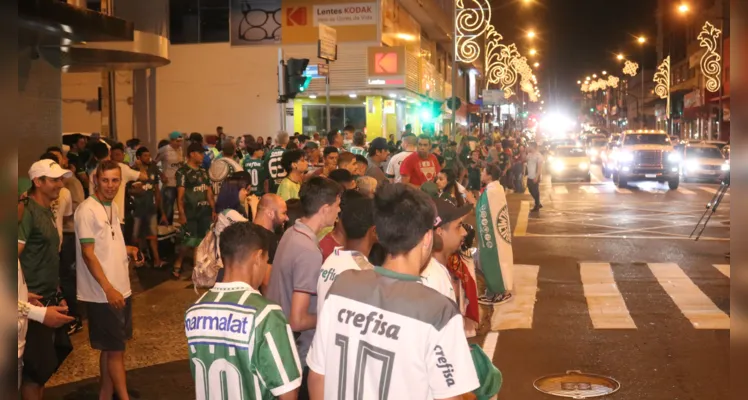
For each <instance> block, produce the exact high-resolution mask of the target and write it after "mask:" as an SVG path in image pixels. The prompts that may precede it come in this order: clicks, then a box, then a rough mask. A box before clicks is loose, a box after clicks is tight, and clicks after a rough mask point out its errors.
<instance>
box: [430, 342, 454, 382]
mask: <svg viewBox="0 0 748 400" xmlns="http://www.w3.org/2000/svg"><path fill="white" fill-rule="evenodd" d="M434 354H436V356H437V357H439V358H437V359H436V368H439V369H440V370H441V371H442V375H444V380H445V381H446V382H447V386H452V385H454V384H455V380H454V376H453V375H452V373H453V372H455V369H454V367H453V366H452V364H449V363H448V362H447V357H446V356H445V355H444V349H442V346H438V345H437V346H435V347H434Z"/></svg>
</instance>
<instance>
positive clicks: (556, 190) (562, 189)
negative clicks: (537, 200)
mask: <svg viewBox="0 0 748 400" xmlns="http://www.w3.org/2000/svg"><path fill="white" fill-rule="evenodd" d="M553 193H556V194H569V191H568V190H567V189H566V186H554V187H553Z"/></svg>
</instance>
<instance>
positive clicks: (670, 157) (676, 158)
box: [667, 153, 680, 163]
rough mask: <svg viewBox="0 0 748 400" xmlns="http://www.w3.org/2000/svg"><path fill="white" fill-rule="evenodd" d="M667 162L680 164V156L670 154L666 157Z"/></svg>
mask: <svg viewBox="0 0 748 400" xmlns="http://www.w3.org/2000/svg"><path fill="white" fill-rule="evenodd" d="M667 160H668V161H670V162H673V163H675V162H680V154H678V153H670V154H668V155H667Z"/></svg>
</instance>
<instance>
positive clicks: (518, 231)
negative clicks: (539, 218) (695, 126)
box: [514, 200, 530, 237]
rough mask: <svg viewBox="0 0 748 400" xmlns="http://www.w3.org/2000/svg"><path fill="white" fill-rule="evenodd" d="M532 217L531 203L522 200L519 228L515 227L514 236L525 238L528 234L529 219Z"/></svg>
mask: <svg viewBox="0 0 748 400" xmlns="http://www.w3.org/2000/svg"><path fill="white" fill-rule="evenodd" d="M529 215H530V202H529V201H527V200H522V202H521V203H520V205H519V215H518V216H517V226H515V227H514V236H515V237H516V236H525V235H526V234H527V219H528V217H529Z"/></svg>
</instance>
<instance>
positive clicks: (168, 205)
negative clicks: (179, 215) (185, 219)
mask: <svg viewBox="0 0 748 400" xmlns="http://www.w3.org/2000/svg"><path fill="white" fill-rule="evenodd" d="M161 202H162V203H163V206H164V212H165V213H166V220H167V221H169V225H172V224H173V223H174V205H175V204H176V202H177V188H176V187H174V186H164V187H163V188H161Z"/></svg>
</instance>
